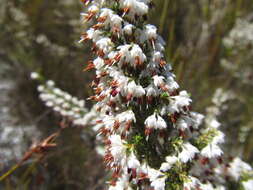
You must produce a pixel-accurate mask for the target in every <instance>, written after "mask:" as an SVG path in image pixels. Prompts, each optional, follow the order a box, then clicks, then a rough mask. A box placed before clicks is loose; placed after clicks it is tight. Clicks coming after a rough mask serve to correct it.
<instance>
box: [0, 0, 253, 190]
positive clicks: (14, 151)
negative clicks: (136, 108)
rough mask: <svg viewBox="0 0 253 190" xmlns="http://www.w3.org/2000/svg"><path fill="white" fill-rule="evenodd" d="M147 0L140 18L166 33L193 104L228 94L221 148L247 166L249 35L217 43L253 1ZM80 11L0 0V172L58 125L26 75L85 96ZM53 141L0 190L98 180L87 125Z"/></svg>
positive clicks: (65, 0) (61, 0)
mask: <svg viewBox="0 0 253 190" xmlns="http://www.w3.org/2000/svg"><path fill="white" fill-rule="evenodd" d="M154 3H155V9H154V10H152V12H151V14H150V16H149V22H150V23H152V24H155V25H156V26H158V28H159V33H160V34H161V35H162V36H163V38H164V39H165V41H166V43H167V46H166V47H167V48H166V57H167V60H169V61H170V62H171V63H172V65H173V69H174V72H175V73H176V77H177V80H178V81H179V83H180V85H181V89H186V90H187V91H188V92H189V93H191V95H192V99H193V100H194V101H193V110H194V111H198V112H201V113H204V114H205V112H206V108H207V107H208V106H210V105H212V97H213V94H214V93H215V91H216V89H218V88H222V89H223V90H224V91H226V92H229V93H231V94H234V98H232V99H230V100H228V101H227V102H226V106H224V107H222V108H221V114H220V116H219V121H220V122H221V124H222V130H224V131H225V133H226V140H227V142H226V144H225V149H226V150H227V151H228V152H230V153H231V154H232V155H238V154H239V155H240V156H241V157H242V158H243V159H244V160H245V161H248V162H250V163H251V164H252V163H253V138H252V135H253V120H252V114H253V91H252V85H253V81H252V80H253V63H252V60H253V37H252V42H251V43H252V44H250V43H249V44H246V46H245V47H244V48H241V46H240V44H239V45H238V46H229V47H228V46H226V43H224V39H226V37H227V36H229V34H230V33H231V31H232V30H233V28H234V27H235V26H236V25H237V22H238V20H244V21H247V23H248V24H246V25H243V26H242V27H241V29H240V27H239V33H240V32H241V31H243V30H244V29H245V27H247V25H249V24H250V23H251V24H253V2H252V0H195V1H189V0H176V1H175V0H156V1H154ZM83 9H84V8H83V7H82V5H81V3H80V2H79V1H78V0H54V1H52V0H1V6H0V26H1V30H0V137H1V138H0V148H1V154H0V158H1V162H0V169H1V174H3V173H4V172H6V171H8V169H10V168H11V167H12V166H13V165H15V164H16V163H17V162H18V161H19V160H20V159H21V158H22V156H23V154H24V153H25V152H26V150H28V149H29V147H30V146H31V145H32V144H33V143H34V142H36V140H37V141H38V139H40V140H41V139H43V138H46V137H48V136H49V135H50V134H52V133H54V132H56V131H57V130H58V129H59V128H60V121H61V118H60V117H59V116H58V115H56V114H54V113H53V112H52V111H51V110H50V109H48V108H46V107H45V106H44V105H43V104H42V103H41V101H40V100H39V98H38V93H37V90H36V84H35V83H34V82H33V81H31V80H30V79H29V76H30V72H32V71H38V72H40V73H41V74H43V76H45V77H46V78H47V79H52V80H54V81H55V82H56V84H57V86H59V87H60V88H61V89H63V90H65V91H67V92H69V93H70V94H72V95H75V96H77V97H78V98H83V99H85V98H87V97H88V96H90V95H91V94H92V91H91V88H90V87H89V83H90V82H91V81H92V76H93V73H92V72H82V70H83V68H84V67H85V63H86V62H87V61H88V60H89V56H90V47H88V46H87V45H86V46H85V45H82V44H78V43H77V42H78V40H79V37H80V34H81V32H82V30H83V26H81V24H80V16H79V15H80V12H81V11H82V10H83ZM240 30H241V31H240ZM251 36H253V30H252V32H251ZM249 41H250V40H249ZM224 44H225V45H224ZM231 68H233V69H231ZM91 105H92V102H87V103H86V106H87V107H91ZM57 144H58V146H57V148H55V149H54V150H53V151H50V152H49V153H48V154H47V156H46V157H45V158H44V159H43V160H42V161H40V162H35V161H27V162H25V163H24V164H23V165H22V166H21V167H20V168H19V169H17V170H16V171H14V173H13V174H12V175H11V176H10V177H8V178H6V179H5V180H4V181H2V182H1V183H0V189H10V190H12V189H36V190H37V189H50V190H51V189H61V190H63V189H92V190H96V189H101V188H102V187H103V184H104V181H105V178H106V177H105V172H104V167H103V165H102V159H101V157H100V156H99V155H97V154H96V152H95V151H94V146H95V145H94V134H91V133H90V132H89V130H88V129H82V128H74V127H73V128H66V129H64V130H63V131H62V133H61V135H60V137H59V138H57Z"/></svg>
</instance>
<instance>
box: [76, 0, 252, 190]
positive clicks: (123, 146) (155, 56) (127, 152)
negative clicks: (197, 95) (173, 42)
mask: <svg viewBox="0 0 253 190" xmlns="http://www.w3.org/2000/svg"><path fill="white" fill-rule="evenodd" d="M83 3H84V4H85V5H88V10H87V12H86V13H83V14H82V18H83V21H84V22H88V21H89V23H91V25H92V26H91V27H90V28H89V29H88V30H87V31H86V32H85V33H84V34H83V35H82V38H81V40H80V42H83V41H87V40H91V41H92V43H93V46H92V51H93V52H94V54H95V55H96V56H97V57H96V58H95V59H94V60H93V61H89V62H88V66H87V68H86V70H90V69H93V68H95V69H96V77H95V80H94V81H93V83H92V86H93V88H94V91H95V95H94V96H91V97H90V99H91V100H95V101H97V104H96V109H97V111H99V112H100V114H101V115H102V117H101V120H98V121H97V127H98V128H100V135H102V136H103V138H104V142H105V146H106V153H105V156H104V160H105V163H106V166H107V167H108V169H110V170H111V172H112V179H111V181H110V187H109V189H110V190H114V189H117V190H118V189H122V190H123V189H128V190H130V189H148V188H153V189H154V190H163V189H185V190H190V189H202V190H205V189H225V186H227V185H228V183H229V182H231V181H233V180H235V181H238V180H239V179H240V180H248V179H249V178H250V176H249V175H248V172H249V171H250V170H251V167H250V166H249V165H247V164H245V163H243V162H242V161H241V160H239V159H234V160H233V161H232V163H231V165H229V164H227V161H226V159H223V152H222V150H221V148H220V147H219V144H220V143H222V142H223V141H224V135H223V133H222V132H220V131H219V130H218V126H213V125H211V124H210V125H207V126H205V127H200V124H201V122H202V119H203V116H202V115H201V114H198V113H195V112H193V111H191V107H190V104H191V99H190V96H189V94H188V93H187V92H186V91H180V90H179V85H178V84H177V82H176V81H175V80H174V78H175V76H174V74H173V73H172V69H171V66H170V64H169V63H166V61H165V59H164V55H163V51H164V45H165V43H164V41H163V40H162V38H161V37H160V36H159V35H158V34H157V29H156V27H155V26H153V25H150V24H146V23H145V20H146V17H147V14H148V11H149V9H151V8H152V5H153V4H152V1H151V0H109V1H104V0H93V1H91V0H83ZM235 168H236V169H235ZM246 173H247V175H246ZM235 175H236V176H235ZM244 175H246V176H247V177H244ZM226 179H229V180H226ZM244 183H245V184H246V183H247V184H250V183H251V181H248V182H244ZM246 186H247V185H246ZM248 186H249V185H248Z"/></svg>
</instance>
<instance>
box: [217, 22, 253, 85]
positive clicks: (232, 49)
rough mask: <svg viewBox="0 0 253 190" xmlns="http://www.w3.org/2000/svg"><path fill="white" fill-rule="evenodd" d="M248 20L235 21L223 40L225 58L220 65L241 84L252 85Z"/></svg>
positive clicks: (252, 53) (251, 29)
mask: <svg viewBox="0 0 253 190" xmlns="http://www.w3.org/2000/svg"><path fill="white" fill-rule="evenodd" d="M248 20H249V19H237V20H236V23H235V26H234V27H233V28H232V29H231V31H230V32H229V34H228V35H227V36H225V38H224V39H223V45H224V47H225V48H226V57H224V59H222V60H221V65H222V66H223V67H224V68H225V69H226V70H228V71H230V72H231V73H232V75H233V76H234V77H236V78H239V79H240V81H241V82H242V83H244V84H247V85H252V77H253V70H252V62H251V60H252V57H253V51H252V50H253V23H252V22H250V21H248Z"/></svg>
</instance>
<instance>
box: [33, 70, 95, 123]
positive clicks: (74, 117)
mask: <svg viewBox="0 0 253 190" xmlns="http://www.w3.org/2000/svg"><path fill="white" fill-rule="evenodd" d="M31 78H32V79H36V80H41V76H40V75H39V74H38V73H35V72H33V73H31ZM37 89H38V91H39V93H40V95H39V97H40V99H41V100H42V101H43V102H44V103H45V105H46V106H47V107H50V108H52V109H53V110H54V111H55V112H56V113H58V114H60V115H61V116H62V117H63V118H66V119H67V120H69V121H71V122H72V123H73V124H74V125H77V126H86V125H88V124H91V123H90V122H91V118H94V117H95V116H96V114H95V113H93V112H91V111H90V112H89V113H88V110H87V109H86V108H85V101H84V100H79V99H78V98H76V97H73V96H72V95H70V94H69V93H67V92H65V91H63V90H61V89H59V88H57V87H56V86H55V82H54V81H52V80H48V81H46V82H45V83H42V84H41V85H39V86H38V88H37Z"/></svg>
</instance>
